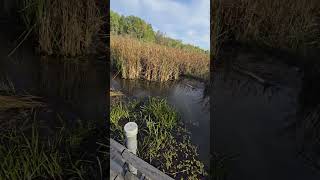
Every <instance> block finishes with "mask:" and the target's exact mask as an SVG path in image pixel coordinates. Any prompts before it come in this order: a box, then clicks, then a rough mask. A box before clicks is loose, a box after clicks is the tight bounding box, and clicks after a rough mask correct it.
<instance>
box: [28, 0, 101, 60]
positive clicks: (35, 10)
mask: <svg viewBox="0 0 320 180" xmlns="http://www.w3.org/2000/svg"><path fill="white" fill-rule="evenodd" d="M23 15H24V16H23V18H24V20H25V22H26V24H27V25H28V26H29V27H33V26H34V27H35V31H36V35H37V37H38V43H39V49H40V51H41V52H42V53H45V54H48V55H63V56H79V55H85V54H89V53H91V52H92V51H91V50H92V48H93V46H94V40H95V38H97V36H98V32H99V30H100V29H101V26H102V24H103V21H102V16H103V15H102V13H101V12H100V10H99V7H98V6H97V4H96V2H95V0H24V10H23Z"/></svg>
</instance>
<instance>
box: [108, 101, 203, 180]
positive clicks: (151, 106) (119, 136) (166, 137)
mask: <svg viewBox="0 0 320 180" xmlns="http://www.w3.org/2000/svg"><path fill="white" fill-rule="evenodd" d="M110 115H111V116H110V119H111V121H110V122H111V127H110V129H111V138H113V139H115V140H117V141H119V142H120V143H122V144H123V143H124V140H125V139H124V138H125V137H124V131H123V126H124V125H125V123H127V122H129V121H133V122H136V123H137V124H138V126H139V133H138V144H139V145H138V152H137V155H138V156H139V157H140V158H142V159H144V160H145V161H147V162H149V163H150V164H152V165H154V166H155V167H157V168H159V169H160V170H161V171H163V172H165V173H167V174H168V175H170V176H171V177H174V178H176V179H181V178H182V179H200V178H201V177H203V176H204V175H206V172H205V170H204V165H203V163H202V162H201V161H199V157H198V154H197V148H196V147H195V146H194V145H193V144H192V143H191V140H190V133H189V132H188V131H187V129H186V128H185V127H184V125H183V123H182V121H181V119H180V116H179V114H178V113H177V111H176V110H175V109H174V108H173V107H172V106H170V105H169V104H168V103H167V101H166V100H164V99H160V98H154V97H153V98H151V97H150V98H149V99H147V100H145V101H142V100H141V101H138V100H131V101H129V102H127V103H124V102H121V101H119V102H116V103H115V104H113V105H112V107H111V113H110Z"/></svg>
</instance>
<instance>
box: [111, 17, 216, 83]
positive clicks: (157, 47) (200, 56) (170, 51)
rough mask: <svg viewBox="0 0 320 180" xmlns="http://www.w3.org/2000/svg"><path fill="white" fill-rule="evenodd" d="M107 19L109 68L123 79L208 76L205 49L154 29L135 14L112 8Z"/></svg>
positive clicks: (154, 79) (162, 79)
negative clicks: (109, 33) (121, 12)
mask: <svg viewBox="0 0 320 180" xmlns="http://www.w3.org/2000/svg"><path fill="white" fill-rule="evenodd" d="M110 21H111V37H110V38H111V40H110V41H111V61H112V67H113V68H114V69H116V70H118V71H120V72H121V73H120V74H121V76H122V77H123V78H125V79H144V80H148V81H160V82H164V81H168V80H177V79H178V78H181V76H189V77H190V76H191V77H195V78H198V79H203V80H208V79H209V67H210V60H209V59H210V57H209V56H210V55H209V51H205V50H203V49H201V48H199V47H197V46H193V45H190V44H184V43H183V42H182V41H180V40H175V39H172V38H170V37H167V36H165V35H164V34H163V33H161V32H160V31H158V32H155V31H153V29H152V26H151V25H150V24H148V23H146V22H145V21H144V20H142V19H140V18H138V17H135V16H127V17H126V16H120V15H119V14H117V13H116V12H113V11H112V12H111V17H110Z"/></svg>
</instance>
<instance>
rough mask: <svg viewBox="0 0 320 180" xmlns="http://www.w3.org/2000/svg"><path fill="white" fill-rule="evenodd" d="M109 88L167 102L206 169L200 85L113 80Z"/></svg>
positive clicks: (205, 111)
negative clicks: (159, 98) (176, 115)
mask: <svg viewBox="0 0 320 180" xmlns="http://www.w3.org/2000/svg"><path fill="white" fill-rule="evenodd" d="M111 88H114V89H116V90H121V91H123V92H124V93H125V94H126V95H128V96H129V97H137V98H143V97H148V96H152V97H161V98H165V99H167V100H168V102H169V104H170V105H172V106H174V107H175V108H176V109H177V110H178V112H179V114H180V115H181V118H182V120H183V121H184V122H185V123H186V125H187V127H188V129H189V130H190V131H191V140H192V142H193V143H194V144H195V145H197V147H198V152H199V155H200V159H201V160H202V161H203V162H204V163H205V165H206V166H209V158H208V157H209V152H210V149H209V147H210V144H209V142H210V112H209V103H208V99H206V98H205V97H204V96H203V91H204V84H203V83H200V82H197V81H192V80H182V81H179V82H168V83H155V82H147V81H141V80H124V79H120V78H117V77H116V78H113V79H112V80H111Z"/></svg>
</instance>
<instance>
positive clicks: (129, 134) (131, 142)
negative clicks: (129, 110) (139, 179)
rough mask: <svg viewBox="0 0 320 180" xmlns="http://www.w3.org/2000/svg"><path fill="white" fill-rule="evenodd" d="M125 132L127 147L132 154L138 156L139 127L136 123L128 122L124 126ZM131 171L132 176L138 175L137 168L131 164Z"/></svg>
mask: <svg viewBox="0 0 320 180" xmlns="http://www.w3.org/2000/svg"><path fill="white" fill-rule="evenodd" d="M124 131H125V133H126V147H127V148H128V150H129V151H130V152H132V153H133V154H137V147H138V141H137V134H138V125H137V124H136V123H135V122H128V123H127V124H126V125H125V126H124ZM129 171H130V172H131V173H132V174H135V175H137V174H138V171H137V169H136V168H135V167H133V166H131V165H130V164H129Z"/></svg>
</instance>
